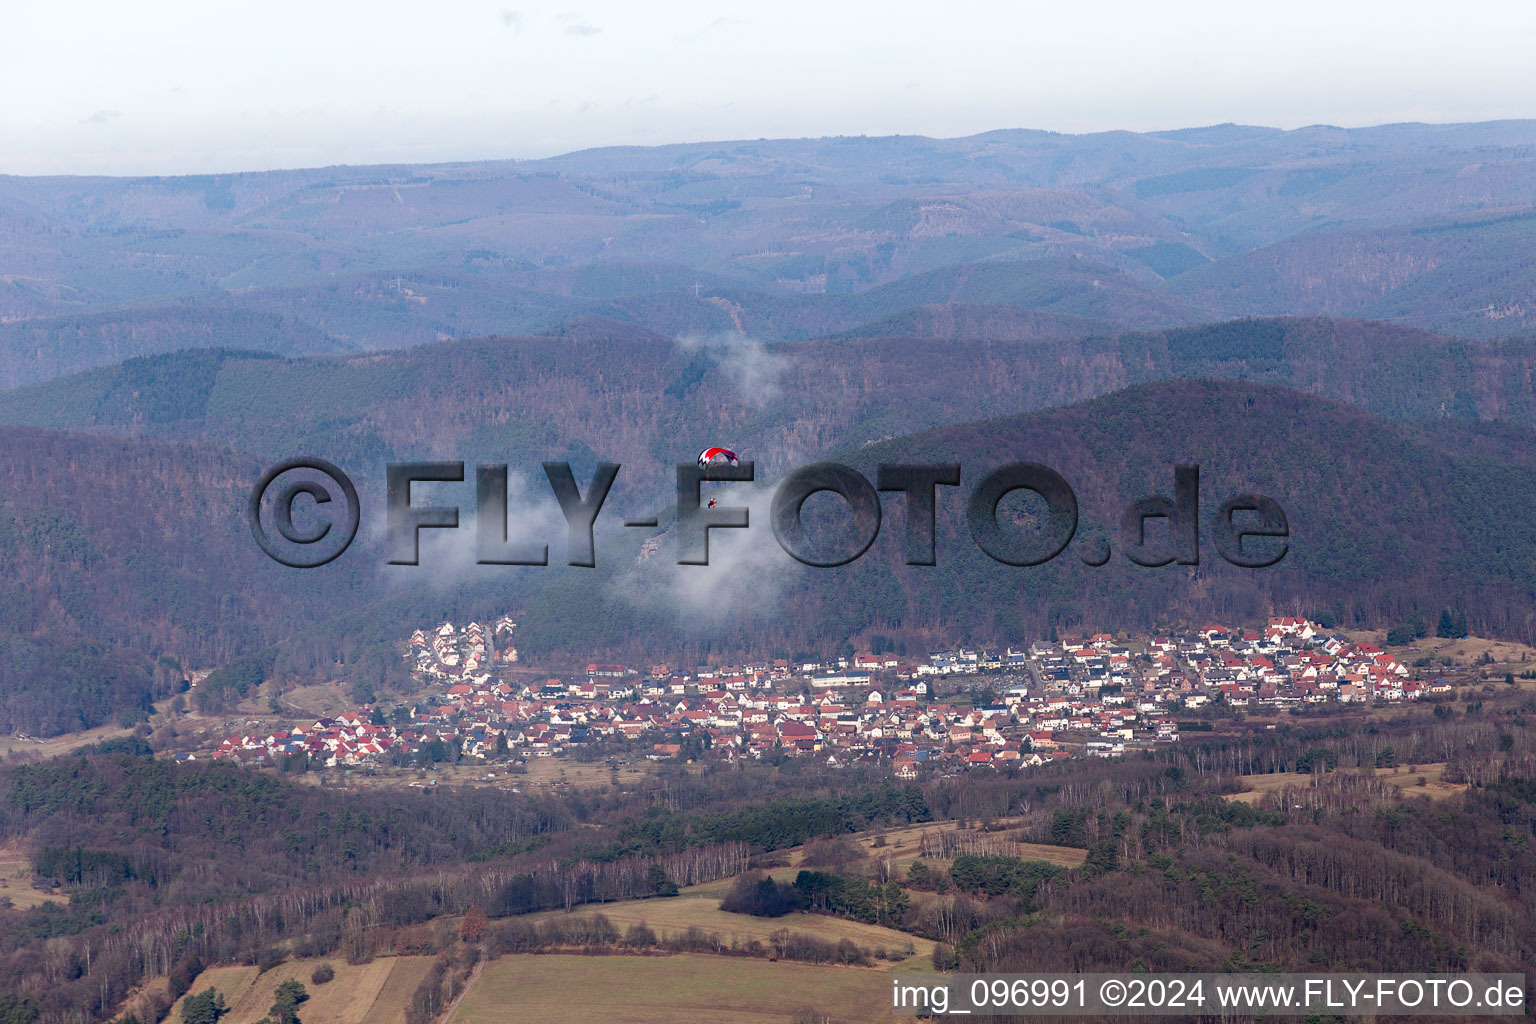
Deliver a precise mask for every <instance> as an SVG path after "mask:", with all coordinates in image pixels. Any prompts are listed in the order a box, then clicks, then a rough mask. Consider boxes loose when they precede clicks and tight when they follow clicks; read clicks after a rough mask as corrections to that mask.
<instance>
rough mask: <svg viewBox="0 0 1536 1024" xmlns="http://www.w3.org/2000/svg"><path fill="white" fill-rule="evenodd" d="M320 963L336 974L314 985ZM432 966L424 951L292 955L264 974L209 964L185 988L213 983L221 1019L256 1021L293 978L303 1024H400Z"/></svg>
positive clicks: (175, 1012) (176, 1016)
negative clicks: (353, 960) (223, 1012)
mask: <svg viewBox="0 0 1536 1024" xmlns="http://www.w3.org/2000/svg"><path fill="white" fill-rule="evenodd" d="M321 963H328V964H330V965H331V966H332V967H333V968H334V969H335V971H336V977H335V979H334V980H332V981H329V982H327V983H325V984H324V985H316V984H314V983H313V982H312V981H311V980H310V974H311V973H312V972H313V971H314V969H315V967H316V966H317V965H318V964H321ZM431 965H432V958H431V957H427V956H392V957H380V958H378V959H376V960H374V961H373V962H371V963H367V964H356V965H354V964H348V963H347V962H346V961H345V960H342V959H335V958H324V959H317V960H293V961H290V962H288V963H285V964H280V965H278V966H277V967H274V968H272V969H271V970H270V971H266V972H265V973H262V972H260V971H258V969H257V968H256V967H254V966H251V967H213V968H209V969H208V970H206V971H204V972H203V973H202V974H200V975H199V976H198V978H197V981H195V982H193V984H192V987H191V988H190V989H189V990H188V993H189V994H195V993H198V992H202V991H203V990H205V989H207V988H209V987H210V986H211V987H213V988H216V989H218V990H219V992H220V993H221V994H223V996H224V1001H225V1002H226V1003H227V1004H228V1005H229V1008H230V1012H229V1016H227V1017H225V1018H224V1019H223V1021H222V1022H221V1024H255V1022H256V1021H259V1020H261V1019H262V1018H263V1017H265V1016H267V1011H268V1009H270V1008H271V1006H272V1000H273V995H274V993H275V992H276V991H277V986H279V985H281V984H282V983H283V982H285V981H288V980H289V979H297V980H298V981H300V982H301V983H303V985H304V988H305V989H306V990H307V991H308V992H309V999H307V1000H306V1001H305V1002H304V1003H303V1004H302V1006H301V1007H300V1011H299V1016H300V1017H301V1018H302V1019H303V1020H304V1022H305V1024H404V1021H405V1007H406V1004H407V1003H408V1002H409V1001H410V998H411V993H412V992H414V991H415V990H416V986H417V985H418V984H420V983H421V979H422V978H423V977H425V976H426V973H427V970H428V968H430V967H431ZM184 999H185V997H183V999H182V1000H178V1001H177V1003H176V1005H175V1006H174V1007H172V1009H171V1014H170V1016H169V1017H168V1018H167V1019H168V1020H172V1021H179V1020H180V1019H181V1003H182V1002H183V1001H184Z"/></svg>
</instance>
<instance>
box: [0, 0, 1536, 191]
mask: <svg viewBox="0 0 1536 1024" xmlns="http://www.w3.org/2000/svg"><path fill="white" fill-rule="evenodd" d="M1533 55H1536V3H1531V2H1529V0H1523V2H1511V3H1491V2H1457V3H1446V2H1444V0H1440V2H1437V3H1419V2H1413V0H1398V2H1394V3H1378V2H1365V0H1326V2H1316V0H1287V2H1283V3H1272V2H1253V0H1222V2H1204V0H1134V2H1132V0H1071V2H1067V3H1063V2H1059V0H1052V2H1050V3H1035V2H1013V3H966V2H955V0H947V2H938V0H930V2H927V3H921V4H905V3H895V2H883V3H837V2H826V0H821V2H801V0H778V2H775V3H760V4H753V5H738V4H726V3H712V4H696V3H666V2H655V0H650V2H644V3H624V4H620V3H599V2H587V0H573V5H572V6H569V7H566V6H559V5H555V6H548V5H540V6H531V5H525V4H524V3H523V0H490V2H476V0H470V2H456V0H440V2H437V3H431V2H427V3H423V2H413V3H404V2H397V0H371V2H367V3H364V2H361V0H302V2H301V0H261V2H259V3H255V2H246V0H226V2H223V3H209V2H208V0H197V2H191V0H144V2H133V3H124V2H122V0H110V2H108V0H80V2H70V0H52V2H47V3H38V2H35V0H0V97H3V99H0V172H3V173H14V174H40V173H76V174H86V173H92V174H96V173H106V174H151V173H153V174H172V173H195V172H209V171H233V170H257V169H264V168H272V167H300V166H316V165H323V164H335V163H354V164H355V163H377V162H385V161H391V162H393V161H411V162H421V161H436V160H469V159H487V158H505V157H530V156H547V155H550V154H554V153H561V152H566V151H569V150H573V149H581V148H585V147H589V146H601V145H615V144H645V145H649V144H658V143H667V142H697V141H699V140H702V139H737V138H758V137H765V136H766V137H782V136H817V135H839V134H841V135H856V134H869V135H877V134H892V133H904V134H924V135H935V136H955V135H968V134H971V133H974V132H980V131H987V130H989V129H994V128H1020V127H1022V128H1048V129H1053V130H1058V131H1071V132H1078V131H1097V130H1102V129H1110V128H1129V129H1133V130H1156V129H1165V128H1177V127H1187V126H1191V125H1201V124H1213V123H1218V122H1223V121H1238V122H1242V123H1248V124H1268V125H1277V126H1280V127H1286V128H1292V127H1299V126H1301V125H1306V124H1315V123H1328V124H1338V125H1347V126H1353V125H1364V124H1378V123H1383V122H1390V121H1409V120H1420V121H1471V120H1487V119H1494V118H1507V117H1536V71H1533V64H1536V58H1533Z"/></svg>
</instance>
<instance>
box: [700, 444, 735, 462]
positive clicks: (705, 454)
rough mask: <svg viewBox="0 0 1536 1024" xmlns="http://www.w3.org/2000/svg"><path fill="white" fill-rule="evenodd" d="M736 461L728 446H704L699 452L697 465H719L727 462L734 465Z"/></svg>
mask: <svg viewBox="0 0 1536 1024" xmlns="http://www.w3.org/2000/svg"><path fill="white" fill-rule="evenodd" d="M737 462H738V460H737V458H736V453H735V452H733V451H731V450H730V449H729V448H705V449H704V450H703V451H702V452H700V453H699V465H701V466H709V465H721V464H723V463H729V464H730V465H732V466H734V465H736V464H737Z"/></svg>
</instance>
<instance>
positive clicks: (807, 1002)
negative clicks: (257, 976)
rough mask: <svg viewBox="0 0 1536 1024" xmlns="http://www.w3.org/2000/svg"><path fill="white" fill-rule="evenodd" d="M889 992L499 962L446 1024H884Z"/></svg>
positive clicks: (635, 961)
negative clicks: (819, 1023)
mask: <svg viewBox="0 0 1536 1024" xmlns="http://www.w3.org/2000/svg"><path fill="white" fill-rule="evenodd" d="M889 988H890V982H889V980H888V979H887V976H886V975H885V974H884V973H883V972H879V971H870V970H864V969H861V968H857V967H820V966H814V965H810V964H794V963H770V962H768V961H766V960H746V959H733V958H729V957H716V956H706V955H703V954H693V953H689V954H682V955H678V956H658V957H640V956H565V955H550V956H535V955H524V956H507V957H502V958H501V959H499V960H496V961H494V962H492V963H490V964H488V965H487V966H486V968H485V971H484V973H482V974H481V976H480V978H479V980H478V981H476V982H475V984H474V986H473V987H472V988H471V989H470V990H469V993H468V994H467V995H466V996H465V997H464V1001H463V1002H462V1003H461V1004H460V1005H459V1008H458V1010H457V1011H456V1012H455V1013H454V1015H453V1017H452V1018H451V1020H450V1021H449V1024H513V1022H520V1021H538V1022H540V1024H589V1022H592V1021H602V1022H604V1024H676V1022H677V1021H709V1022H710V1024H784V1022H785V1021H787V1020H789V1018H790V1017H791V1016H792V1015H794V1014H795V1013H796V1012H797V1011H799V1010H801V1009H806V1008H809V1009H814V1010H816V1011H818V1012H820V1013H823V1014H826V1015H828V1016H830V1017H832V1018H833V1019H836V1020H840V1021H849V1022H855V1021H871V1022H873V1021H885V1020H888V1019H890V1016H891V1011H890V1009H889V1008H888V1001H889V999H890V995H889ZM304 1019H305V1022H306V1024H308V1021H309V1018H308V1016H307V1015H306V1016H305V1018H304Z"/></svg>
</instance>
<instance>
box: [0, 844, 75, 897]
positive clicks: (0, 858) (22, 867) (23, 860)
mask: <svg viewBox="0 0 1536 1024" xmlns="http://www.w3.org/2000/svg"><path fill="white" fill-rule="evenodd" d="M0 900H10V901H11V906H13V907H15V908H16V909H17V910H31V909H32V908H33V907H40V906H42V905H43V904H44V903H47V902H49V901H50V900H51V901H53V902H54V903H58V904H65V903H68V902H69V894H68V893H62V892H46V891H44V890H42V889H34V888H32V864H31V862H29V861H28V860H27V857H26V854H24V853H22V851H21V850H20V849H19V848H17V847H14V846H7V847H0Z"/></svg>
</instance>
